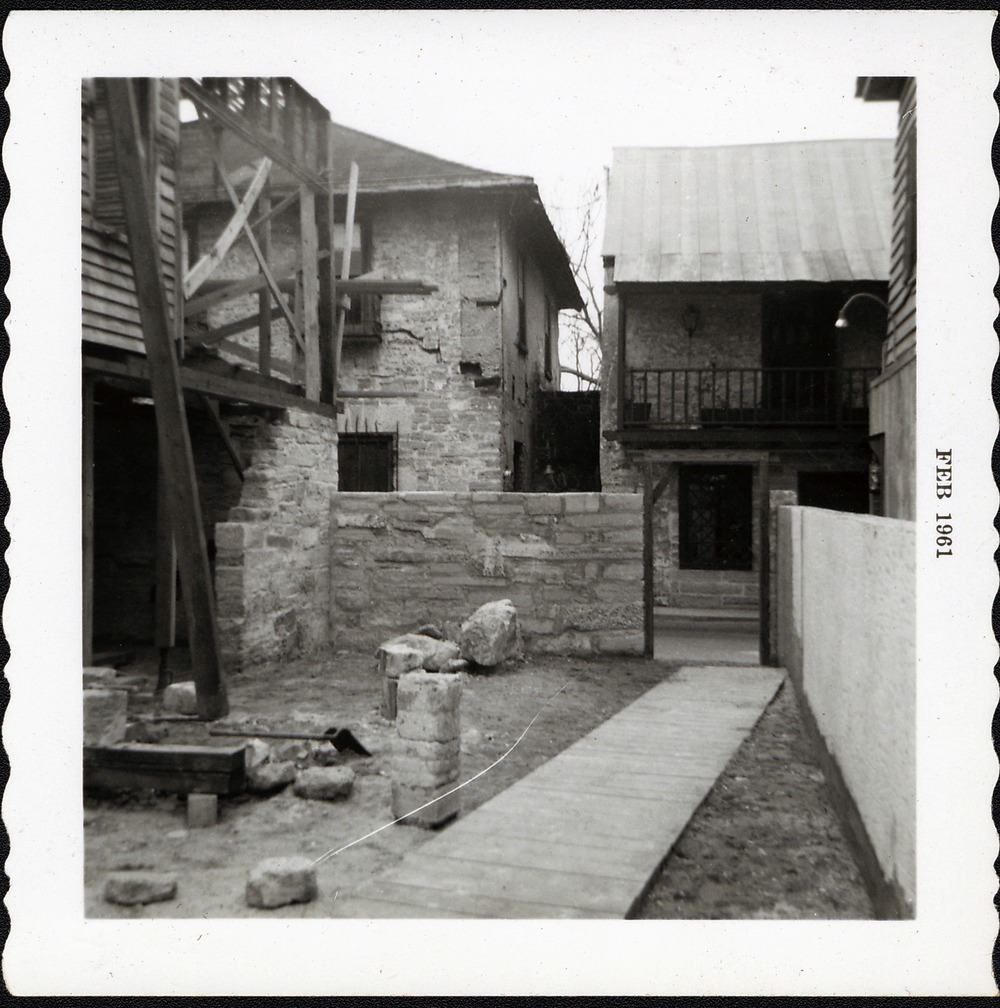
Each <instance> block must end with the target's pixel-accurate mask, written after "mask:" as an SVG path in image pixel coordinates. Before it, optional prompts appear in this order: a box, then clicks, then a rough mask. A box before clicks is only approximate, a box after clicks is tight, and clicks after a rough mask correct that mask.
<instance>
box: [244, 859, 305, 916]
mask: <svg viewBox="0 0 1000 1008" xmlns="http://www.w3.org/2000/svg"><path fill="white" fill-rule="evenodd" d="M317 891H318V890H317V886H316V868H315V867H314V866H313V863H312V862H311V861H310V860H309V859H308V858H304V857H272V858H265V859H264V860H263V861H261V862H259V863H258V864H257V865H256V866H255V867H254V869H253V870H252V871H251V872H250V875H249V877H248V878H247V889H246V901H247V906H251V907H257V908H259V909H262V910H270V909H273V908H274V907H280V906H287V905H288V904H289V903H311V902H312V901H313V900H314V899H315V898H316V893H317Z"/></svg>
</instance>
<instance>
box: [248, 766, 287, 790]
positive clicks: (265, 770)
mask: <svg viewBox="0 0 1000 1008" xmlns="http://www.w3.org/2000/svg"><path fill="white" fill-rule="evenodd" d="M297 775H298V769H297V768H296V766H295V764H294V763H292V762H290V761H283V762H279V763H258V764H257V765H256V766H253V767H250V768H248V770H247V790H248V791H253V792H255V793H256V794H270V793H271V792H272V791H277V790H279V789H280V788H283V787H285V786H286V785H287V784H291V783H292V781H293V780H295V778H296V776H297Z"/></svg>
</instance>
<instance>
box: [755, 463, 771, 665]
mask: <svg viewBox="0 0 1000 1008" xmlns="http://www.w3.org/2000/svg"><path fill="white" fill-rule="evenodd" d="M769 461H770V460H769V457H768V456H767V455H765V456H764V457H763V458H762V459H761V460H760V462H758V463H757V473H758V477H757V478H758V481H759V482H760V486H759V487H758V489H757V492H758V493H759V494H760V501H761V504H760V555H759V557H758V564H757V565H758V571H757V574H758V583H759V585H760V663H761V665H774V664H775V662H774V661H773V660H772V657H771V528H770V526H771V475H770V464H769Z"/></svg>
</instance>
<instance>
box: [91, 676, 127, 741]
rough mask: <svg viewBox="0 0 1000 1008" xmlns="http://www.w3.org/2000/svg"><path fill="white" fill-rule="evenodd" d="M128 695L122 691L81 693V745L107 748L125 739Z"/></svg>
mask: <svg viewBox="0 0 1000 1008" xmlns="http://www.w3.org/2000/svg"><path fill="white" fill-rule="evenodd" d="M127 711H128V694H127V693H126V692H125V691H124V690H115V689H85V690H84V691H83V744H84V745H87V746H108V745H114V744H115V743H116V742H122V741H124V739H125V729H126V727H127V724H128V714H127Z"/></svg>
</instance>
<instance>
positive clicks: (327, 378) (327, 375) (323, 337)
mask: <svg viewBox="0 0 1000 1008" xmlns="http://www.w3.org/2000/svg"><path fill="white" fill-rule="evenodd" d="M333 159H334V145H333V124H332V123H331V122H327V123H326V201H325V202H326V228H325V230H326V243H327V249H326V251H327V252H328V253H329V257H328V259H327V261H326V263H325V264H324V269H323V281H324V282H323V283H322V285H321V290H322V294H323V299H322V303H321V306H320V307H321V312H322V314H321V315H320V345H319V367H320V383H319V384H320V387H319V397H320V400H321V401H322V402H325V403H331V404H332V403H334V402H335V401H336V389H337V349H336V343H337V325H338V321H337V320H338V315H339V312H338V310H337V296H338V292H337V263H336V258H335V256H334V245H335V242H334V234H335V223H334V196H333V170H334V161H333Z"/></svg>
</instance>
